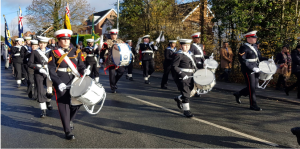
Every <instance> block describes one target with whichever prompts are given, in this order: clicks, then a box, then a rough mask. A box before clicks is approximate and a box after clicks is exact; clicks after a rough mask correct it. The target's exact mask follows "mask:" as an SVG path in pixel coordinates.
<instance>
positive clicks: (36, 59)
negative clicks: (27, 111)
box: [28, 36, 52, 118]
mask: <svg viewBox="0 0 300 149" xmlns="http://www.w3.org/2000/svg"><path fill="white" fill-rule="evenodd" d="M48 41H49V38H47V37H41V36H38V44H39V47H40V48H39V49H36V50H34V51H32V54H31V55H30V58H29V61H28V66H29V67H30V68H31V69H34V78H35V84H36V88H37V101H38V102H39V103H40V108H41V110H42V113H41V118H43V117H46V109H48V110H52V105H51V103H50V102H51V98H52V82H51V80H50V76H49V70H48V65H47V63H48V59H49V56H50V53H51V49H49V48H47V47H46V46H47V43H48ZM44 84H45V85H46V86H47V91H45V89H44ZM49 88H51V89H50V91H51V92H49V91H48V90H49ZM46 92H47V93H46ZM49 94H50V95H49Z"/></svg>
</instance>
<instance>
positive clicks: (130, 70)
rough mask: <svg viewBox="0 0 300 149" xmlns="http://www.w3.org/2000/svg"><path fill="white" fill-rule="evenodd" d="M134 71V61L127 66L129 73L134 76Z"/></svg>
mask: <svg viewBox="0 0 300 149" xmlns="http://www.w3.org/2000/svg"><path fill="white" fill-rule="evenodd" d="M132 70H133V61H131V63H130V64H129V65H128V66H127V73H128V74H132Z"/></svg>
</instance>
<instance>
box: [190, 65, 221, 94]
mask: <svg viewBox="0 0 300 149" xmlns="http://www.w3.org/2000/svg"><path fill="white" fill-rule="evenodd" d="M193 78H194V82H195V85H196V87H197V88H198V89H200V90H201V91H202V92H206V93H207V92H208V91H211V90H212V88H213V87H214V86H215V85H216V78H215V74H214V73H213V72H212V71H210V70H208V69H199V70H197V71H196V72H195V73H194V75H193Z"/></svg>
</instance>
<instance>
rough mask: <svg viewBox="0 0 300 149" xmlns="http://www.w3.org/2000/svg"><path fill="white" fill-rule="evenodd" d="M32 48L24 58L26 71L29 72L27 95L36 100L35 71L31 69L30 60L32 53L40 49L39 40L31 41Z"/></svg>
mask: <svg viewBox="0 0 300 149" xmlns="http://www.w3.org/2000/svg"><path fill="white" fill-rule="evenodd" d="M30 43H31V47H30V48H28V49H29V50H27V52H26V54H25V56H24V65H26V66H27V67H25V68H26V71H27V77H28V83H27V95H28V97H29V98H32V99H36V98H37V91H36V88H35V86H36V85H35V83H34V69H32V68H30V67H29V64H28V61H29V59H30V56H31V53H32V51H34V50H36V49H38V48H39V45H38V41H37V40H30Z"/></svg>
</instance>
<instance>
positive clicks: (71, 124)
mask: <svg viewBox="0 0 300 149" xmlns="http://www.w3.org/2000/svg"><path fill="white" fill-rule="evenodd" d="M70 128H71V130H74V124H73V122H72V121H70Z"/></svg>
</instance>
